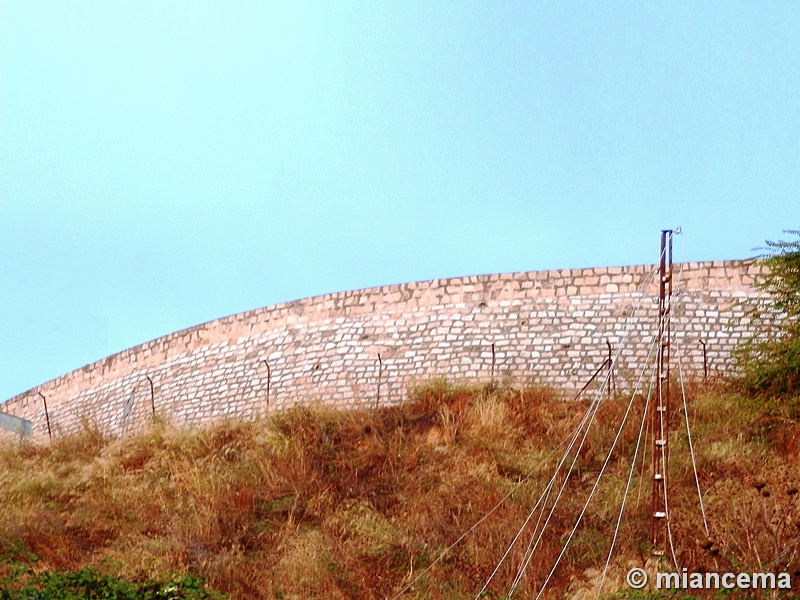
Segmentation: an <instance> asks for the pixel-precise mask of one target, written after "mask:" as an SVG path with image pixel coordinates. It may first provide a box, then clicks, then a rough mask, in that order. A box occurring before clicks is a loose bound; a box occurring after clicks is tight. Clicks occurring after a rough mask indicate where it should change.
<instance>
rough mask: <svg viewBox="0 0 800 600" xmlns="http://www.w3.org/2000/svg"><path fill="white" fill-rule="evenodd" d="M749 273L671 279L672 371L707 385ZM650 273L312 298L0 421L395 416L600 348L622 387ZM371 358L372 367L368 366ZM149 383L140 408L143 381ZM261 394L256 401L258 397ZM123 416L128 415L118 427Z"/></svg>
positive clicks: (556, 367)
mask: <svg viewBox="0 0 800 600" xmlns="http://www.w3.org/2000/svg"><path fill="white" fill-rule="evenodd" d="M761 268H762V267H761V266H760V265H758V264H754V263H752V262H749V261H715V262H702V263H686V264H678V265H675V270H674V273H675V275H674V297H673V321H672V331H673V346H672V348H673V359H674V362H673V364H677V359H678V357H680V361H681V364H682V367H683V369H684V371H685V372H687V373H688V372H692V373H694V374H698V373H700V374H702V371H703V349H702V344H701V343H700V341H701V340H702V341H703V342H705V344H706V349H707V360H708V365H709V369H710V371H711V374H714V373H716V372H718V371H721V370H723V369H725V367H726V364H727V362H728V360H729V355H730V351H731V349H732V348H733V347H734V345H735V344H736V343H737V342H738V341H739V340H740V339H741V338H742V337H743V336H749V335H751V333H752V332H751V331H749V330H748V325H747V323H745V322H737V319H739V318H741V317H742V316H743V315H744V312H745V310H747V308H748V307H750V306H753V305H755V304H757V303H762V302H764V298H763V296H762V295H760V294H759V293H757V292H756V291H755V290H754V289H753V288H752V283H753V278H754V276H755V275H756V274H757V273H758V272H759V270H760V269H761ZM655 269H656V267H654V266H629V267H605V268H592V269H572V270H554V271H534V272H526V273H511V274H496V275H479V276H470V277H461V278H454V279H437V280H433V281H424V282H417V283H406V284H399V285H388V286H383V287H377V288H371V289H365V290H356V291H350V292H342V293H335V294H326V295H324V296H317V297H313V298H307V299H304V300H297V301H294V302H287V303H285V304H278V305H276V306H270V307H266V308H261V309H257V310H253V311H249V312H245V313H241V314H238V315H233V316H229V317H225V318H222V319H218V320H215V321H210V322H208V323H204V324H202V325H198V326H196V327H192V328H190V329H185V330H183V331H178V332H175V333H172V334H169V335H166V336H164V337H161V338H158V339H155V340H152V341H150V342H147V343H145V344H142V345H140V346H136V347H133V348H130V349H128V350H124V351H123V352H120V353H118V354H115V355H112V356H109V357H108V358H105V359H103V360H100V361H98V362H95V363H92V364H89V365H86V366H85V367H83V368H81V369H78V370H76V371H72V372H71V373H67V374H66V375H63V376H61V377H59V378H57V379H54V380H52V381H49V382H47V383H44V384H42V385H40V386H38V387H37V388H34V389H32V390H29V391H28V392H25V393H23V394H20V395H18V396H16V397H14V398H11V399H10V400H8V401H7V402H6V403H4V404H3V405H2V407H0V410H2V411H4V412H7V413H9V414H12V415H15V416H19V417H24V418H26V419H30V420H32V421H33V423H34V438H35V439H40V440H41V439H47V426H46V423H45V413H44V408H43V402H42V398H41V396H40V395H39V394H40V393H41V394H42V395H44V396H45V398H46V399H47V404H48V408H49V415H50V422H51V426H52V429H53V434H54V435H63V434H66V433H69V432H73V431H75V430H76V429H78V428H79V427H80V423H81V420H82V419H88V420H90V421H93V422H95V423H97V424H99V425H100V427H101V428H102V429H103V430H105V431H107V432H108V433H111V434H123V433H125V432H127V431H131V430H133V429H136V428H138V427H140V426H142V425H143V424H144V423H146V422H147V421H148V419H149V418H150V414H151V410H152V406H153V405H154V407H155V411H156V412H157V413H161V414H162V415H164V416H165V417H167V418H168V419H169V420H171V421H172V422H175V423H185V424H200V423H203V422H209V421H213V420H217V419H221V418H225V417H237V418H251V417H252V416H254V415H257V414H263V413H265V412H266V411H269V410H275V409H280V408H284V407H288V406H292V405H295V404H298V403H303V402H313V401H322V402H327V403H332V404H335V405H336V406H340V407H347V408H350V407H357V406H374V405H376V404H377V403H381V404H383V403H395V402H400V401H402V400H403V398H404V397H405V396H406V394H407V389H408V388H409V386H412V385H414V384H417V383H420V382H423V381H425V380H429V379H431V378H434V377H440V376H443V377H447V378H451V379H456V378H458V379H459V380H467V381H483V382H486V381H489V380H490V379H492V377H494V379H495V380H496V381H497V382H498V383H502V382H511V383H515V384H524V383H527V382H530V381H533V380H536V381H539V382H545V383H551V384H555V385H558V386H560V387H561V389H563V390H564V394H565V395H570V394H572V393H574V391H575V390H577V389H580V388H581V387H582V386H583V385H584V384H585V383H586V382H587V381H588V380H589V378H590V377H591V376H592V374H593V373H594V372H595V370H597V368H598V367H599V366H600V365H601V364H602V363H603V361H604V360H605V359H606V357H607V354H608V346H607V343H610V344H611V348H612V353H613V355H614V357H615V365H616V379H617V381H618V382H620V383H623V382H628V383H630V382H632V381H633V380H634V379H635V377H636V376H637V373H638V371H639V369H640V367H641V366H642V365H644V364H645V362H646V360H647V358H648V354H649V353H650V352H651V351H652V352H654V350H653V340H654V336H655V334H656V329H657V327H656V325H657V323H656V320H657V319H656V317H657V297H658V277H657V275H656V273H655ZM379 357H380V358H379ZM148 377H149V378H150V380H152V382H153V388H152V396H151V388H150V382H149V381H148V379H147V378H148ZM268 388H269V389H268ZM126 415H127V416H126Z"/></svg>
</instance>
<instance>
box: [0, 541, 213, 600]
mask: <svg viewBox="0 0 800 600" xmlns="http://www.w3.org/2000/svg"><path fill="white" fill-rule="evenodd" d="M2 558H3V559H5V560H4V566H5V568H6V570H7V572H8V574H7V575H6V576H5V577H2V578H0V599H2V600H79V599H80V600H83V599H87V598H97V599H100V598H102V599H104V600H222V599H223V598H227V596H226V595H224V594H222V593H220V592H214V591H209V590H207V589H206V588H205V583H204V581H203V580H202V579H199V578H197V577H192V576H190V575H176V576H174V577H172V578H171V579H169V580H167V581H154V580H152V579H148V580H146V581H142V582H133V581H127V580H125V579H121V578H118V577H113V576H111V575H106V574H103V573H101V572H99V571H97V570H96V569H93V568H92V567H84V568H82V569H80V570H78V571H70V572H61V571H44V572H42V573H35V572H34V570H33V564H34V563H35V562H36V561H37V560H38V559H37V558H36V556H34V555H32V554H30V553H28V552H24V551H20V550H14V551H12V552H11V553H9V554H6V555H5V556H3V557H2Z"/></svg>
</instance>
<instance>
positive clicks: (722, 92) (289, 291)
mask: <svg viewBox="0 0 800 600" xmlns="http://www.w3.org/2000/svg"><path fill="white" fill-rule="evenodd" d="M798 31H800V4H798V3H793V2H726V3H704V2H670V3H666V2H661V3H650V2H592V3H590V2H582V3H578V2H546V3H545V2H518V3H505V2H473V3H469V2H413V1H404V2H393V3H389V2H376V3H366V2H354V3H349V2H344V1H342V2H298V1H291V2H285V3H284V2H252V3H251V2H244V1H240V2H227V1H226V2H222V1H220V2H202V1H200V0H192V1H186V2H175V1H169V0H160V1H154V2H149V1H145V0H135V1H111V2H105V1H99V0H97V1H93V2H85V1H70V2H37V1H35V0H19V1H17V0H0V399H3V398H8V397H10V396H12V395H14V394H16V393H20V392H23V391H25V390H27V389H29V388H31V387H33V386H35V385H38V384H39V383H42V382H44V381H46V380H48V379H51V378H53V377H57V376H59V375H61V374H63V373H65V372H67V371H70V370H72V369H75V368H78V367H81V366H82V365H84V364H86V363H88V362H92V361H94V360H97V359H100V358H102V357H104V356H106V355H108V354H110V353H113V352H116V351H119V350H122V349H124V348H127V347H129V346H133V345H136V344H138V343H141V342H145V341H147V340H149V339H152V338H154V337H158V336H160V335H163V334H166V333H169V332H171V331H175V330H177V329H181V328H184V327H189V326H191V325H195V324H197V323H200V322H203V321H207V320H210V319H214V318H217V317H221V316H224V315H228V314H231V313H236V312H240V311H244V310H248V309H253V308H258V307H261V306H266V305H269V304H274V303H278V302H283V301H287V300H293V299H296V298H301V297H305V296H310V295H316V294H323V293H327V292H333V291H341V290H346V289H354V288H360V287H370V286H375V285H381V284H387V283H398V282H404V281H413V280H420V279H432V278H438V277H451V276H460V275H469V274H478V273H491V272H507V271H523V270H538V269H550V268H570V267H584V266H599V265H622V264H637V263H649V262H654V261H655V260H656V258H657V254H658V243H659V239H658V238H659V231H660V230H661V229H662V228H668V227H677V226H681V227H682V228H683V231H684V237H683V239H682V240H679V242H678V244H677V245H676V258H677V259H681V260H693V261H694V260H712V259H729V258H744V257H748V256H750V255H752V249H753V248H754V247H755V246H758V245H759V244H761V243H763V241H764V240H765V239H776V238H780V237H781V231H782V230H783V229H787V228H797V227H798V226H800V214H798V198H800V193H798V192H800V168H798V167H799V166H800V100H799V99H800V36H798V35H797V32H798Z"/></svg>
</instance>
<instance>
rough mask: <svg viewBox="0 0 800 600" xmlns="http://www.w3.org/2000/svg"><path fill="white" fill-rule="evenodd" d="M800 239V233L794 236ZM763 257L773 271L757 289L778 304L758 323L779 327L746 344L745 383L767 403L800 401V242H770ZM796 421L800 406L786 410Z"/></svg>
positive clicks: (740, 352) (740, 358) (739, 354)
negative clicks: (770, 400) (795, 399)
mask: <svg viewBox="0 0 800 600" xmlns="http://www.w3.org/2000/svg"><path fill="white" fill-rule="evenodd" d="M785 233H789V234H792V235H795V236H800V230H788V231H786V232H785ZM764 250H765V253H764V254H763V255H762V256H761V257H760V258H762V259H763V261H764V263H765V265H766V266H767V267H768V268H769V271H768V273H766V274H765V275H762V276H761V278H760V280H759V281H758V282H757V283H756V287H757V288H758V289H759V290H762V291H765V292H768V293H769V294H770V295H771V297H772V299H773V302H772V304H771V306H770V311H769V312H768V313H767V314H764V315H756V316H755V317H754V318H756V319H757V320H760V321H761V322H762V323H764V324H765V325H773V327H772V331H771V332H770V334H769V335H768V337H767V338H766V339H764V338H763V337H758V338H755V339H752V340H749V341H747V342H745V343H744V344H742V345H741V346H740V347H739V348H738V349H737V351H736V353H735V358H736V360H737V363H738V366H739V370H740V372H741V373H742V378H741V383H742V384H743V387H744V388H745V390H746V391H747V392H749V393H750V394H752V395H754V396H756V397H759V398H762V399H788V398H792V397H794V398H797V396H798V395H800V237H799V238H798V239H796V240H793V241H788V242H787V241H777V242H770V241H768V242H767V246H766V248H764ZM783 407H784V409H788V411H787V412H788V413H789V414H790V416H793V417H797V416H800V402H790V403H788V404H787V403H785V404H783Z"/></svg>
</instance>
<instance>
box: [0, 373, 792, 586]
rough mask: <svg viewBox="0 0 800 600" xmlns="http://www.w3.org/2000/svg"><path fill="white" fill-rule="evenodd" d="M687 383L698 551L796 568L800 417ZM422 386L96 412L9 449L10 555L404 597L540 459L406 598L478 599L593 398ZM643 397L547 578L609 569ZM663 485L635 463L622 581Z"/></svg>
mask: <svg viewBox="0 0 800 600" xmlns="http://www.w3.org/2000/svg"><path fill="white" fill-rule="evenodd" d="M689 392H690V396H691V401H692V404H691V409H690V416H691V418H692V421H693V427H694V429H693V433H694V443H695V449H696V450H697V451H698V466H699V468H700V482H701V485H702V487H703V490H704V492H705V498H706V507H707V510H708V512H709V515H711V527H712V536H711V538H712V542H713V545H712V546H710V547H708V546H709V544H708V542H707V541H706V537H705V535H704V533H703V531H702V522H701V520H700V517H699V510H698V509H697V500H696V492H695V489H694V479H693V476H692V471H691V462H690V461H689V458H688V452H687V451H686V446H687V444H686V441H685V438H682V437H681V434H680V433H679V432H678V431H677V428H678V425H679V424H680V423H682V418H683V416H682V414H681V413H680V412H679V409H678V408H676V410H675V413H674V415H673V423H674V424H675V429H676V432H675V434H674V436H673V442H672V447H673V460H672V491H671V499H670V501H671V503H672V504H671V507H672V510H673V520H674V533H675V536H676V539H677V540H678V548H677V551H678V553H679V555H680V559H681V563H682V565H683V566H687V567H690V568H693V567H694V568H700V567H704V568H711V569H713V568H723V567H727V566H728V565H737V567H738V568H742V569H743V570H744V567H747V568H753V569H755V568H756V567H759V568H772V567H773V566H774V565H775V564H777V563H780V564H781V565H784V566H785V568H788V569H792V570H793V569H795V568H796V565H797V562H798V561H797V559H796V558H795V553H796V550H797V549H796V545H797V543H798V540H800V530H798V528H797V519H798V511H797V510H796V508H797V507H796V502H797V498H798V496H800V494H797V493H796V490H797V486H800V465H798V461H797V458H798V454H800V444H798V439H800V438H798V433H800V428H798V425H797V424H796V423H795V422H792V421H789V420H786V419H780V418H778V417H765V416H764V415H762V414H761V413H760V412H759V411H758V409H757V407H753V406H752V405H750V404H748V403H747V402H745V401H743V400H742V399H739V398H736V397H734V396H732V395H730V394H728V393H723V392H719V391H713V390H712V391H709V390H704V389H703V388H701V387H700V386H696V385H693V386H690V390H689ZM410 396H411V397H410V399H409V401H407V402H406V403H404V404H403V405H402V406H397V407H388V408H382V409H380V410H377V411H367V410H364V411H352V412H336V411H332V410H330V409H326V408H324V407H311V408H297V409H293V410H289V411H286V412H284V413H281V414H278V415H275V416H273V417H271V418H269V419H264V420H259V421H256V422H251V423H233V422H228V423H220V424H218V425H215V426H213V427H208V428H205V429H199V430H188V431H187V430H180V429H178V428H174V427H170V426H167V425H163V424H162V425H159V426H157V427H155V428H153V429H152V430H150V431H148V432H147V433H145V434H142V435H139V436H136V437H131V438H129V439H124V440H109V439H104V438H103V437H102V435H100V434H99V433H98V432H97V431H96V430H93V429H92V428H90V427H87V428H86V430H85V431H84V432H83V433H82V434H81V435H78V436H74V437H69V438H64V439H60V440H58V441H56V442H54V443H53V444H52V445H50V446H48V447H38V446H32V445H18V444H13V445H7V446H5V447H3V448H1V449H0V551H2V552H8V551H10V550H11V549H13V548H15V547H17V546H19V545H20V544H21V545H22V547H23V548H24V549H25V550H28V551H30V552H32V553H34V554H36V555H37V556H39V557H40V562H39V564H38V566H37V568H41V569H53V568H56V569H75V568H79V567H81V566H84V565H94V566H97V567H99V568H101V569H105V570H107V571H110V572H113V573H114V574H116V575H120V576H123V577H126V578H133V579H136V578H145V577H154V578H160V577H163V576H164V575H166V574H170V573H192V574H197V575H200V576H202V577H205V578H207V579H208V581H209V583H210V585H211V586H212V587H214V588H217V589H222V590H225V591H228V592H230V593H231V595H232V596H233V597H234V598H275V599H280V598H284V599H289V598H298V599H300V598H302V599H306V598H334V599H335V598H365V599H367V598H370V599H371V598H376V599H377V598H392V597H393V596H394V594H395V593H397V592H398V591H399V590H400V589H402V587H403V586H404V585H405V584H406V583H407V582H409V581H411V579H412V578H413V577H415V576H417V575H418V574H419V573H421V572H422V570H423V569H425V568H426V567H427V566H428V565H430V564H432V563H433V561H434V560H435V559H436V558H437V557H438V556H439V555H440V553H441V552H442V551H443V550H444V549H445V548H447V547H448V546H449V545H450V544H451V543H452V542H453V541H454V540H456V539H457V538H458V537H459V536H460V535H461V534H462V533H463V532H464V531H466V530H467V529H468V528H469V527H470V526H471V525H472V524H474V523H475V522H476V521H478V519H480V518H481V517H482V516H483V515H484V514H486V513H487V512H488V511H489V510H490V509H491V508H492V507H493V506H494V505H495V504H496V503H497V502H498V501H499V500H500V499H501V498H503V496H504V495H506V494H507V493H508V492H509V491H510V490H512V489H513V488H514V487H515V486H516V485H517V484H518V483H519V482H520V481H521V480H523V478H524V477H525V476H526V475H527V474H532V475H531V477H530V479H529V480H527V481H525V482H524V483H522V485H520V486H519V487H517V488H516V492H515V493H514V494H513V495H512V496H511V497H510V498H509V499H508V500H507V501H506V502H505V503H503V505H502V506H501V507H500V509H498V510H497V511H496V512H495V513H494V514H493V515H492V516H491V517H490V518H489V519H487V520H486V521H485V522H484V523H483V525H482V526H481V527H480V528H478V529H477V530H476V531H475V532H474V533H473V534H471V535H470V536H468V537H467V538H466V539H465V540H464V541H463V543H461V544H459V545H458V546H456V547H455V548H454V549H453V550H452V551H451V552H450V553H448V554H447V555H446V556H445V558H444V559H443V560H441V561H440V562H438V563H437V564H436V565H435V566H434V567H433V568H432V569H431V570H430V571H428V572H427V573H426V574H425V575H424V576H423V577H422V578H421V579H419V580H418V581H417V583H416V584H415V585H414V586H413V587H412V588H411V589H410V590H409V591H408V592H406V593H405V595H404V596H403V598H428V599H431V600H434V599H453V598H473V597H474V595H475V593H476V592H477V591H478V590H479V589H480V587H481V585H482V584H483V582H484V580H485V579H486V577H487V576H488V574H489V573H490V572H491V571H492V569H493V568H494V567H495V565H496V563H497V561H498V559H499V557H500V556H501V555H502V554H503V552H504V551H505V550H506V548H507V546H508V544H509V542H510V540H511V539H512V538H513V536H514V535H515V534H516V533H517V530H518V528H519V526H520V524H521V523H522V522H523V520H524V519H525V517H526V516H527V515H528V513H529V511H530V509H531V507H532V506H533V505H534V503H535V502H536V500H537V499H538V497H539V494H540V493H541V491H542V489H543V488H544V486H545V484H546V482H547V480H548V479H549V477H550V475H551V473H552V469H553V468H554V465H555V463H556V461H557V460H558V458H560V455H554V454H553V453H552V450H553V448H554V447H555V446H557V445H558V444H559V443H560V442H561V441H562V440H563V439H564V438H565V437H567V436H568V435H569V433H570V432H571V431H572V429H573V428H574V427H575V425H576V424H577V422H578V420H579V419H580V417H581V416H582V415H583V413H584V411H585V410H586V408H587V404H586V403H584V402H572V403H570V402H563V401H559V400H557V394H555V393H554V392H553V391H552V390H548V389H546V388H530V389H523V390H518V389H512V388H479V387H458V386H454V385H451V384H448V383H446V382H443V381H437V382H433V383H431V384H429V385H427V386H425V387H422V388H420V389H417V390H414V391H412V392H411V394H410ZM673 405H674V406H676V407H677V405H678V402H675V403H674V404H673ZM625 407H626V399H625V398H622V397H620V398H619V399H616V400H609V401H605V402H604V403H603V404H602V406H601V407H600V410H599V411H598V413H597V416H596V419H595V424H594V426H593V428H592V430H591V431H590V432H589V434H588V435H587V438H586V443H585V445H584V448H583V451H582V453H581V455H580V456H579V457H578V458H577V459H576V460H575V464H574V469H573V471H572V473H571V475H570V477H569V480H568V481H566V482H564V477H563V475H562V476H561V477H559V478H558V479H557V481H556V486H557V487H556V491H557V490H558V489H559V487H560V486H561V484H562V483H564V494H563V496H562V500H561V502H560V503H559V505H558V507H557V509H556V510H555V511H554V512H553V516H552V519H551V523H550V526H549V528H548V530H547V532H546V534H545V535H544V536H543V538H542V544H541V547H540V549H539V550H537V555H536V559H535V561H534V562H533V563H532V564H531V567H530V569H529V570H528V572H527V575H526V579H525V581H524V583H523V585H522V586H521V587H520V588H519V593H520V597H523V598H525V597H528V594H529V593H530V592H531V590H534V589H536V588H537V586H538V585H539V584H540V583H541V581H543V579H544V577H545V576H546V575H547V573H548V572H549V569H550V567H551V566H552V564H553V561H554V559H555V557H556V556H557V555H558V553H559V552H560V550H561V544H562V542H563V540H564V539H566V534H567V533H568V532H569V531H570V530H571V528H572V525H573V523H574V519H575V517H576V515H577V513H578V511H579V510H580V508H581V507H582V505H583V503H584V500H585V499H586V497H587V495H588V493H589V490H590V489H591V487H592V484H593V483H594V480H595V478H596V476H597V473H598V472H599V470H600V467H601V464H602V462H603V460H604V458H605V456H606V453H607V451H608V448H609V446H610V443H611V441H612V439H613V437H614V434H615V433H616V430H617V427H618V425H619V422H620V419H621V418H622V415H623V413H624V411H625ZM638 410H640V409H638ZM636 411H637V408H634V410H633V412H632V418H631V421H630V423H629V424H628V426H626V427H625V429H624V430H623V432H622V436H621V438H620V441H619V447H618V451H617V453H616V454H615V456H614V457H613V458H612V460H611V461H610V463H609V467H608V471H607V475H608V477H607V478H604V482H605V483H604V484H603V485H601V486H600V487H599V488H598V491H597V493H596V496H595V500H594V501H593V503H592V504H591V505H590V509H589V511H588V512H587V514H586V516H585V518H584V521H583V527H581V528H580V529H579V530H578V532H577V533H576V535H575V538H574V539H573V543H572V544H571V545H570V547H569V550H568V551H567V553H566V554H565V557H564V560H563V561H562V564H561V566H560V567H559V569H558V570H557V571H556V573H555V576H554V580H553V581H552V582H551V584H550V586H549V588H548V589H550V590H551V595H552V596H553V597H562V596H564V595H565V594H567V593H568V594H570V595H580V594H581V593H585V592H586V590H588V589H590V588H591V582H592V581H596V580H597V579H598V569H599V568H602V565H603V563H604V562H605V555H606V553H607V552H608V541H609V539H610V535H611V532H612V531H613V525H614V522H615V520H616V515H617V511H618V507H619V500H620V498H621V495H622V491H623V490H624V487H625V482H626V479H627V474H628V468H629V460H630V456H631V454H632V449H633V447H634V446H635V443H636V437H637V434H638V417H639V415H640V414H641V413H639V415H637V414H636ZM643 454H644V456H649V449H645V450H644V451H643ZM758 486H760V487H758ZM649 493H650V487H649V471H648V470H647V468H645V469H640V468H637V469H636V476H635V478H634V482H633V487H632V495H631V497H630V499H629V503H628V507H627V509H626V515H627V518H626V519H625V521H624V522H623V527H622V530H621V534H620V542H619V544H618V550H617V552H616V554H615V560H614V565H615V570H614V572H613V573H612V574H611V576H610V577H609V579H608V580H607V587H606V588H604V589H607V590H608V591H609V592H613V589H614V586H616V585H620V584H621V582H622V581H623V579H622V577H621V576H620V574H621V573H623V572H624V570H627V567H626V565H627V564H628V562H629V561H638V562H642V561H643V560H644V559H645V558H646V552H647V548H646V543H645V542H644V541H639V540H646V538H647V533H648V531H649V518H648V517H647V511H648V509H649ZM765 494H766V495H765ZM554 495H555V492H554V493H553V496H554ZM551 498H552V496H551ZM526 542H527V540H526ZM523 550H524V545H523V546H522V547H515V549H514V550H513V551H512V552H511V558H512V560H511V561H509V562H508V563H507V564H504V566H503V567H502V568H501V569H500V570H499V572H498V575H497V576H496V578H495V579H494V581H493V582H492V584H491V586H490V588H491V589H492V590H494V592H496V593H498V594H499V593H501V592H505V590H507V588H508V586H509V584H510V582H511V580H512V579H513V577H514V574H515V572H516V566H517V565H518V563H519V561H520V559H521V557H522V553H523ZM782 568H783V567H782Z"/></svg>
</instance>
